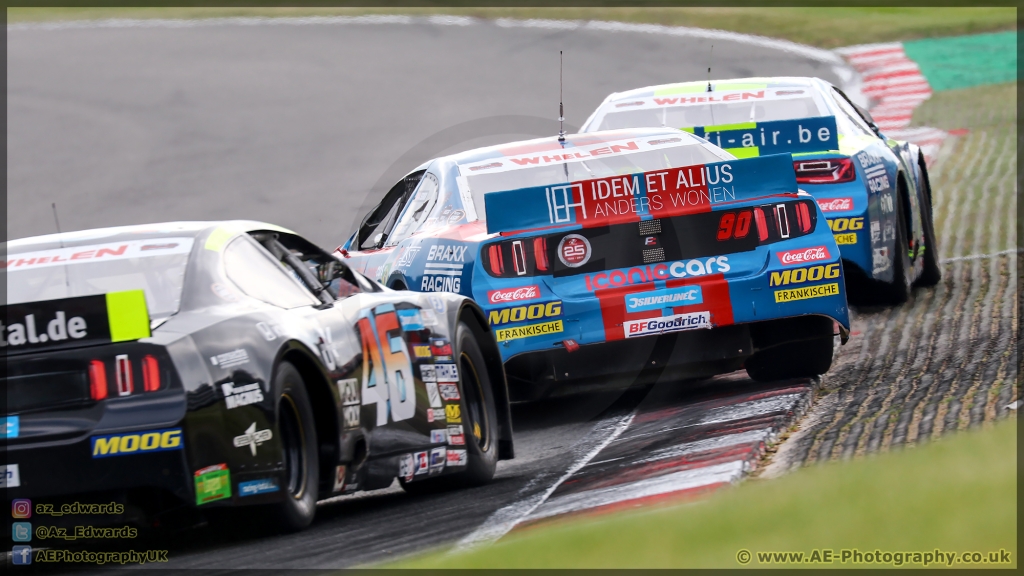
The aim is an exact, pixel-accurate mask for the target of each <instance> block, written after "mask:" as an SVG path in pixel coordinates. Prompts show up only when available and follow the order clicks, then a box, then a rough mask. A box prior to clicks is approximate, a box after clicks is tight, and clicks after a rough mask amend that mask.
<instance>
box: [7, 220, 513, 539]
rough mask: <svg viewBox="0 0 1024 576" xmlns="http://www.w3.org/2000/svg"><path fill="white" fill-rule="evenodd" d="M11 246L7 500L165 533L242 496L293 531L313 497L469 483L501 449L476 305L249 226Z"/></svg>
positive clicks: (501, 381) (489, 345)
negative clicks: (398, 286) (121, 511)
mask: <svg viewBox="0 0 1024 576" xmlns="http://www.w3.org/2000/svg"><path fill="white" fill-rule="evenodd" d="M6 252H7V260H6V262H5V265H4V268H5V270H6V278H7V306H6V307H5V310H4V324H3V325H2V326H0V330H2V333H3V338H2V344H3V346H4V351H5V360H6V364H7V370H6V373H5V375H4V386H5V389H6V391H7V413H8V416H7V417H6V418H7V420H6V421H7V422H8V425H7V426H5V434H4V440H5V448H6V460H7V463H8V464H7V465H6V469H8V470H12V471H14V472H15V473H14V474H8V475H7V478H6V481H5V486H4V487H5V489H6V490H7V491H8V495H9V497H11V498H30V499H40V498H45V499H46V500H47V501H48V502H57V503H59V502H62V501H76V500H77V499H80V498H82V497H83V496H84V495H89V496H95V497H102V498H104V499H106V498H110V499H111V501H115V502H119V503H122V504H124V505H125V506H126V509H131V510H133V511H137V512H138V514H139V515H140V516H141V517H142V518H145V519H149V520H154V519H161V518H162V519H163V523H164V524H165V525H166V524H167V522H168V518H171V517H177V518H182V514H183V511H184V515H185V516H184V517H185V518H192V517H194V516H201V515H202V514H203V511H204V510H208V509H210V508H228V509H229V510H226V511H225V512H224V513H226V514H228V515H230V514H231V512H232V510H230V508H234V507H239V506H246V505H250V504H252V505H260V507H261V508H260V510H262V511H265V512H266V514H265V515H264V519H265V520H266V521H267V525H268V526H270V527H273V528H275V529H283V530H298V529H301V528H303V527H304V526H306V525H308V524H309V523H310V522H311V521H312V519H313V515H314V513H315V511H316V502H317V499H318V498H319V497H325V496H327V495H330V494H332V493H350V492H353V491H356V490H362V489H375V488H382V487H387V486H389V485H390V484H391V483H392V482H393V481H394V479H395V478H399V479H400V481H401V482H402V484H403V486H405V488H406V489H407V490H410V491H417V490H421V491H422V490H426V489H431V490H432V489H436V487H437V486H443V485H446V484H452V485H456V484H457V485H462V484H480V483H484V482H487V481H489V480H490V478H491V476H492V475H493V474H494V469H495V465H496V463H497V460H498V459H501V458H511V457H512V455H513V452H512V431H511V424H510V417H509V400H508V392H507V389H506V384H505V376H504V372H503V370H502V360H501V355H500V352H499V350H498V346H497V343H496V342H495V340H494V338H493V337H492V335H491V333H490V331H489V330H488V329H487V316H486V313H485V311H484V310H482V309H481V308H480V307H479V306H477V305H476V304H475V303H474V302H473V301H471V300H470V299H468V298H465V297H463V296H458V295H456V294H451V293H443V294H430V295H427V294H418V293H413V292H395V291H392V290H389V289H387V288H384V287H383V286H381V285H379V284H377V283H376V282H374V281H372V280H369V279H367V278H365V277H363V276H362V275H361V274H360V273H358V272H354V271H353V270H352V269H351V268H350V267H349V266H347V265H346V264H345V263H343V262H342V261H339V260H338V259H337V258H335V257H334V256H332V255H331V254H329V253H327V252H324V251H323V250H321V249H320V248H318V247H316V246H314V245H313V244H311V243H310V242H308V241H307V240H305V239H303V238H301V237H300V236H298V235H296V234H294V233H292V232H290V231H288V230H285V229H282V228H279V227H276V226H273V225H270V224H263V223H259V222H248V221H230V222H184V223H168V224H152V225H147V226H130V227H122V228H108V229H101V230H88V231H83V232H75V233H66V234H59V235H52V236H40V237H35V238H27V239H22V240H15V241H11V242H8V243H7V246H6ZM439 387H443V388H439ZM453 423H456V424H459V426H453V425H452V424H453ZM11 424H13V426H12V425H11ZM448 447H455V448H456V449H455V450H447V449H448ZM420 455H427V457H428V460H427V463H426V468H425V470H427V471H428V472H429V474H428V476H429V479H426V478H425V477H420V476H417V474H419V473H420V468H416V469H415V470H414V469H413V466H422V464H421V456H420ZM453 467H454V468H453ZM168 514H170V516H168Z"/></svg>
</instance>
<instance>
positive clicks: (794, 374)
mask: <svg viewBox="0 0 1024 576" xmlns="http://www.w3.org/2000/svg"><path fill="white" fill-rule="evenodd" d="M834 345H835V340H834V338H833V337H832V336H819V337H816V338H814V339H812V340H801V341H799V342H789V343H787V344H780V345H779V346H773V347H771V348H768V349H766V350H762V351H760V352H757V353H756V354H754V355H753V356H751V357H750V358H748V359H747V361H746V363H744V368H746V370H747V375H748V376H750V378H751V379H752V380H756V381H757V382H773V381H775V380H788V379H790V378H813V377H815V376H820V375H821V374H824V373H826V372H828V369H829V368H831V367H832V354H833V351H834Z"/></svg>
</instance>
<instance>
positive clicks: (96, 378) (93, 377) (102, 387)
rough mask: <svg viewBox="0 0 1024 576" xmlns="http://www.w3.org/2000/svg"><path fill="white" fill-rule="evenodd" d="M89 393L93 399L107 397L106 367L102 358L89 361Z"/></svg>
mask: <svg viewBox="0 0 1024 576" xmlns="http://www.w3.org/2000/svg"><path fill="white" fill-rule="evenodd" d="M89 395H90V396H92V399H93V400H103V399H104V398H106V397H107V367H106V366H105V365H104V364H103V360H93V361H92V362H89Z"/></svg>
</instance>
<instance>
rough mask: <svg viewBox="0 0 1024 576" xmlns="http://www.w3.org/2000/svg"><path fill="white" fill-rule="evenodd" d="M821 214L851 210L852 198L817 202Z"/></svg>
mask: <svg viewBox="0 0 1024 576" xmlns="http://www.w3.org/2000/svg"><path fill="white" fill-rule="evenodd" d="M818 207H819V208H821V211H822V212H847V211H849V210H853V198H830V199H828V200H818Z"/></svg>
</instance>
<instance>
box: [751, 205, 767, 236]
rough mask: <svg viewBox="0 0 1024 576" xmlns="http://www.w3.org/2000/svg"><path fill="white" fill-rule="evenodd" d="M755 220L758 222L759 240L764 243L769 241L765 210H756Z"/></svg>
mask: <svg viewBox="0 0 1024 576" xmlns="http://www.w3.org/2000/svg"><path fill="white" fill-rule="evenodd" d="M754 220H755V221H756V222H757V239H758V240H760V241H761V242H764V241H765V240H767V239H768V222H767V221H766V220H765V218H764V210H762V209H760V208H754Z"/></svg>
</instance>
